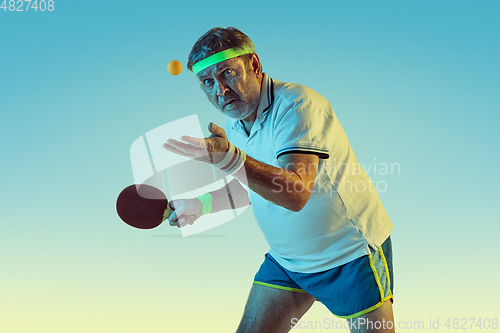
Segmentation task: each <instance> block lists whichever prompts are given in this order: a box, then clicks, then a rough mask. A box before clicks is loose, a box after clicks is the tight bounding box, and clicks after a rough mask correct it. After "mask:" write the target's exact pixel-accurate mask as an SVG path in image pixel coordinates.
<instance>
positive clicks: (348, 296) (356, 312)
mask: <svg viewBox="0 0 500 333" xmlns="http://www.w3.org/2000/svg"><path fill="white" fill-rule="evenodd" d="M253 283H254V284H258V285H263V286H267V287H272V288H277V289H283V290H288V291H292V292H298V293H308V294H310V295H312V296H314V297H316V299H317V300H318V301H320V302H321V303H323V304H324V305H325V306H326V307H327V308H328V309H329V310H330V311H331V312H332V313H333V314H334V315H335V316H337V317H340V318H346V319H349V318H355V317H358V316H361V315H363V314H365V313H367V312H370V311H373V310H375V309H377V308H379V307H380V306H381V305H382V303H383V302H385V301H387V300H389V299H390V300H391V302H393V301H394V297H393V295H392V292H393V288H394V282H393V273H392V246H391V238H390V237H389V238H387V239H386V240H385V242H384V243H383V244H382V245H381V246H380V247H379V248H378V249H377V251H375V252H372V254H370V255H366V256H363V257H360V258H357V259H355V260H353V261H351V262H349V263H347V264H344V265H342V266H339V267H334V268H332V269H330V270H327V271H324V272H318V273H296V272H291V271H289V270H287V269H285V268H283V266H281V265H280V264H278V262H277V261H276V260H275V259H274V258H273V257H272V256H271V255H270V254H269V253H266V255H265V260H264V262H263V263H262V265H261V266H260V269H259V271H258V272H257V274H256V275H255V278H254V282H253Z"/></svg>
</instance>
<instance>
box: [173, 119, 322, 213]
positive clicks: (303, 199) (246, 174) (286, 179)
mask: <svg viewBox="0 0 500 333" xmlns="http://www.w3.org/2000/svg"><path fill="white" fill-rule="evenodd" d="M209 130H210V132H211V133H212V135H211V136H210V137H208V138H205V139H201V138H192V137H187V136H186V137H183V138H182V140H183V141H184V142H180V141H176V140H172V139H169V140H168V141H167V143H166V144H165V145H164V147H165V149H167V150H169V151H171V152H174V153H177V154H181V155H183V156H188V157H191V158H194V159H197V160H200V161H203V162H206V163H213V164H217V163H218V162H220V160H222V158H223V157H224V155H225V154H226V152H227V151H228V147H229V141H228V140H227V137H226V133H225V131H224V129H223V128H220V127H218V126H216V125H215V124H213V123H211V124H210V126H209ZM318 161H319V158H318V156H316V155H313V154H301V153H289V154H286V155H282V156H280V157H279V158H278V165H279V167H274V166H272V165H269V164H266V163H263V162H260V161H257V160H255V159H253V158H252V157H250V156H248V157H247V159H246V161H245V164H244V166H243V167H242V168H241V169H240V170H239V171H238V172H236V173H235V174H234V175H233V176H234V177H235V178H236V179H238V180H239V181H241V182H242V183H244V184H246V185H247V186H248V187H249V188H250V189H251V190H252V191H254V192H255V193H257V194H259V195H260V196H261V197H263V198H264V199H266V200H268V201H271V202H272V203H274V204H276V205H279V206H281V207H284V208H286V209H289V210H291V211H294V212H297V211H300V210H301V209H302V208H303V207H304V206H305V204H306V203H307V201H308V200H309V197H310V195H311V191H312V187H313V185H314V180H315V179H316V173H317V170H318Z"/></svg>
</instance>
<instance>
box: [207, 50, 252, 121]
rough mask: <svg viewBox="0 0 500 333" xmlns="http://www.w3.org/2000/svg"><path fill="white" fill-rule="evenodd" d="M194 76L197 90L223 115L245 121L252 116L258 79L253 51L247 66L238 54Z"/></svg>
mask: <svg viewBox="0 0 500 333" xmlns="http://www.w3.org/2000/svg"><path fill="white" fill-rule="evenodd" d="M197 76H198V80H199V83H200V86H201V89H202V90H203V92H204V93H205V94H206V95H207V97H208V99H209V100H210V102H211V103H212V104H213V105H214V106H215V108H216V109H217V110H219V111H220V112H221V113H222V114H223V115H225V116H228V117H231V118H233V119H242V120H245V119H246V120H247V121H248V120H251V119H255V118H254V117H255V111H256V110H257V107H258V106H259V101H260V86H261V78H262V73H261V72H260V61H259V58H258V57H257V55H256V54H254V55H253V56H252V60H251V65H246V64H245V62H244V61H243V59H241V57H236V58H231V59H228V60H225V61H222V62H220V63H217V64H215V65H213V66H210V67H209V68H207V69H205V70H203V71H201V72H200V73H198V75H197Z"/></svg>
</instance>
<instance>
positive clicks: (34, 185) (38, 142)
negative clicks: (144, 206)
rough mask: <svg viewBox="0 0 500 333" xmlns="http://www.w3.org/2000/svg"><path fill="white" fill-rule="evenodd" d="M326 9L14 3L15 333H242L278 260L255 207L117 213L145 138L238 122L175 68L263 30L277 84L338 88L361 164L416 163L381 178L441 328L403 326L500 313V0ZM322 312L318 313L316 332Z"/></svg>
mask: <svg viewBox="0 0 500 333" xmlns="http://www.w3.org/2000/svg"><path fill="white" fill-rule="evenodd" d="M325 3H326V2H325V1H322V2H320V1H308V2H307V3H306V2H305V1H279V2H278V1H275V2H273V1H253V2H251V1H248V2H235V1H217V2H207V1H189V2H185V1H180V2H176V3H173V2H166V1H147V2H139V1H95V0H91V1H56V2H55V11H53V12H40V11H38V12H35V11H33V10H30V11H28V12H9V11H7V12H4V11H3V10H1V11H0V31H1V33H0V112H1V118H0V119H1V121H0V135H1V140H0V149H1V150H0V151H1V162H0V167H1V173H0V177H1V191H0V223H1V232H0V268H1V274H0V331H1V332H8V333H10V332H12V333H18V332H30V333H33V332H34V333H42V332H44V333H45V332H51V333H58V332H65V333H67V332H103V333H104V332H106V333H115V332H120V333H122V332H123V333H126V332H151V333H154V332H233V331H234V330H235V329H236V327H237V324H238V322H239V320H240V317H241V314H242V311H243V306H244V304H245V300H246V297H247V295H248V291H249V289H250V286H251V282H252V280H253V276H254V274H255V272H256V271H257V269H258V267H259V266H260V263H261V262H262V260H263V258H264V257H263V256H264V254H265V252H266V251H267V249H268V247H267V245H266V243H265V241H264V238H263V236H262V234H261V233H260V231H259V229H258V227H257V225H256V223H255V222H254V220H253V215H252V213H251V211H250V210H247V211H246V212H245V213H244V214H242V215H241V216H239V217H238V218H236V219H235V220H233V221H231V222H229V223H227V224H225V225H223V226H221V227H218V228H216V229H212V230H210V231H208V232H205V233H203V234H199V235H195V236H192V237H188V238H183V237H181V233H180V230H179V229H177V228H170V227H169V226H168V225H163V226H160V227H159V228H157V229H153V230H150V231H141V230H135V229H133V228H130V227H128V226H126V225H125V224H124V223H122V222H121V220H120V219H119V218H118V216H117V214H116V212H115V206H114V205H115V200H116V197H117V194H118V193H119V191H120V190H121V189H122V188H123V187H125V186H127V185H129V184H130V183H132V182H133V176H132V170H131V166H130V157H129V148H130V145H131V143H132V142H133V141H134V140H135V139H136V138H138V137H139V136H140V135H142V134H144V133H146V132H147V131H149V130H151V129H153V128H156V127H157V126H160V125H162V124H165V123H167V122H169V121H172V120H175V119H179V118H182V117H184V116H188V115H192V114H198V116H199V117H200V121H201V124H202V128H203V130H204V131H205V134H206V133H208V132H207V131H206V125H207V124H208V122H209V121H214V122H215V123H216V124H219V125H221V126H222V125H224V118H223V117H222V116H221V115H219V114H218V113H217V111H216V110H215V109H213V107H212V106H211V105H210V104H209V103H208V101H207V100H206V98H205V97H204V95H203V94H202V92H201V91H200V89H199V87H198V84H197V82H196V80H195V78H194V76H193V75H192V73H190V72H188V71H186V70H185V71H183V72H182V74H181V75H179V76H171V75H170V74H168V72H167V71H166V66H167V64H168V62H169V61H171V60H174V59H177V60H180V61H181V62H182V63H183V64H184V65H185V63H186V59H187V55H188V53H189V51H190V49H191V46H192V44H193V43H194V42H195V41H196V39H197V38H198V37H199V36H201V35H202V34H203V33H204V32H205V31H207V30H208V29H210V28H212V27H214V26H235V27H237V28H239V29H241V30H242V31H243V32H245V33H246V34H248V35H249V36H250V38H252V40H253V41H254V43H255V45H256V47H257V52H258V54H259V56H260V59H261V61H262V63H263V67H264V71H265V72H267V73H268V74H269V75H270V76H271V77H273V78H276V79H278V80H280V81H290V82H295V83H300V84H304V85H307V86H309V87H311V88H313V89H315V90H316V91H318V92H319V93H321V94H322V95H324V96H325V97H326V98H327V99H328V100H329V101H330V102H331V103H332V105H333V108H334V110H335V112H336V114H337V116H338V118H339V119H340V121H341V123H342V125H343V127H344V130H345V131H346V133H347V135H348V137H349V139H350V143H351V146H352V147H353V149H354V151H355V153H356V155H357V157H358V159H359V161H360V162H362V163H365V165H368V164H373V165H375V164H376V165H377V166H378V165H379V164H380V163H387V164H390V163H399V165H400V173H399V174H398V173H397V172H395V173H394V174H392V175H383V174H378V173H374V172H373V171H372V172H368V174H369V175H370V176H371V177H372V179H373V180H374V181H375V182H378V181H384V182H385V183H386V184H387V190H386V191H385V192H384V193H381V194H380V196H381V199H382V202H383V203H384V206H385V207H386V210H387V211H388V213H389V216H390V217H391V220H392V221H393V223H394V230H393V233H392V237H393V246H394V263H395V268H394V271H395V298H396V301H395V306H394V312H395V319H396V322H399V321H403V325H404V322H405V321H410V322H413V321H423V322H424V325H425V326H424V329H420V330H410V329H402V330H399V331H421V332H424V331H429V320H430V319H431V318H432V320H437V319H438V318H439V320H440V327H441V328H440V330H433V331H443V332H447V331H450V329H448V328H447V327H445V326H444V324H445V321H446V319H447V318H471V317H473V318H499V317H500V313H499V307H498V299H499V296H500V288H498V281H499V280H500V266H499V259H498V256H497V252H498V251H497V248H496V245H495V244H497V243H498V235H499V231H500V226H499V222H500V221H499V218H498V201H499V200H498V199H499V197H500V196H499V194H498V189H499V185H500V184H499V178H498V170H497V166H498V165H499V162H500V157H499V154H498V146H499V141H500V140H499V139H500V135H499V134H498V133H499V131H498V124H499V121H500V116H499V105H500V103H499V91H500V87H499V82H498V78H499V75H500V70H499V69H500V66H499V64H498V59H499V50H500V48H499V45H500V43H499V42H500V40H499V39H500V38H499V36H500V34H499V32H500V31H499V30H500V29H499V28H500V25H499V23H498V21H499V20H498V17H499V14H500V11H499V10H500V5H499V3H498V2H497V1H475V2H472V1H456V0H453V1H404V2H403V1H330V2H328V4H325ZM323 318H333V316H332V315H331V314H330V313H329V312H328V311H327V310H326V308H325V307H324V306H323V305H321V304H315V305H314V306H313V308H312V309H311V310H310V311H309V312H308V313H307V314H306V316H305V317H303V320H305V321H308V320H323ZM410 324H411V323H410ZM469 326H470V321H469V322H468V323H467V326H466V327H467V330H465V331H468V332H485V331H493V330H492V329H491V328H490V329H489V330H485V329H484V328H483V329H479V328H476V329H469ZM318 330H319V329H318ZM318 330H309V331H311V332H316V331H318ZM452 330H453V329H452ZM499 330H500V329H497V330H496V331H499ZM297 331H301V330H297ZM303 331H307V330H303ZM319 331H321V330H319ZM461 331H464V330H461Z"/></svg>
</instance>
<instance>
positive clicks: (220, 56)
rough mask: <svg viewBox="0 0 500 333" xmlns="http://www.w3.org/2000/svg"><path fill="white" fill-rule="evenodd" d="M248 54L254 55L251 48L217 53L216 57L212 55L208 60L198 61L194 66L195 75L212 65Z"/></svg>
mask: <svg viewBox="0 0 500 333" xmlns="http://www.w3.org/2000/svg"><path fill="white" fill-rule="evenodd" d="M247 53H253V50H252V48H251V47H250V46H246V47H244V48H236V47H235V48H232V49H227V50H225V51H222V52H219V53H216V54H214V55H211V56H210V57H208V58H205V59H203V60H200V61H198V62H197V63H196V64H194V65H193V73H194V74H195V75H196V74H198V73H199V72H201V71H202V70H204V69H205V68H208V67H210V66H212V65H215V64H217V63H219V62H221V61H224V60H227V59H231V58H234V57H238V56H240V55H243V54H247Z"/></svg>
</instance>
